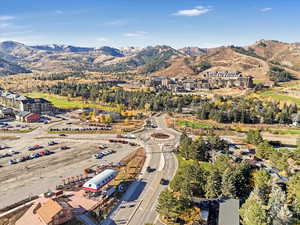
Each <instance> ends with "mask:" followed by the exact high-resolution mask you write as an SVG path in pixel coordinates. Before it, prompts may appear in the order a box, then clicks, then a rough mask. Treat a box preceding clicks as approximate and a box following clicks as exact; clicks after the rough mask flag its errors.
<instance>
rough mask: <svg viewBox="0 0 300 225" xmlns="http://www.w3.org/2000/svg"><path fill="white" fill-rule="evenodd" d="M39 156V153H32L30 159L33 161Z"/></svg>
mask: <svg viewBox="0 0 300 225" xmlns="http://www.w3.org/2000/svg"><path fill="white" fill-rule="evenodd" d="M40 156H41V155H40V154H39V153H33V154H31V158H32V159H34V158H39V157H40Z"/></svg>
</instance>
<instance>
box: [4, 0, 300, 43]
mask: <svg viewBox="0 0 300 225" xmlns="http://www.w3.org/2000/svg"><path fill="white" fill-rule="evenodd" d="M299 11H300V1H299V0H284V1H282V0H280V1H279V0H203V1H198V0H51V1H50V0H49V1H48V0H26V1H25V0H10V1H3V2H2V3H1V8H0V41H4V40H14V41H19V42H22V43H25V44H72V45H79V46H91V47H100V46H103V45H109V46H114V47H122V46H123V47H126V46H138V47H144V46H148V45H157V44H166V45H170V46H173V47H176V48H180V47H184V46H199V47H216V46H221V45H229V44H235V45H247V44H252V43H253V42H255V41H257V40H260V39H272V40H280V41H286V42H296V41H300V25H299V21H300V13H299Z"/></svg>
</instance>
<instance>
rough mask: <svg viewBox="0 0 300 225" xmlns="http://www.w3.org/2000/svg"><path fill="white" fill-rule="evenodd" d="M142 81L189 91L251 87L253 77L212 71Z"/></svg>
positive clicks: (147, 83)
mask: <svg viewBox="0 0 300 225" xmlns="http://www.w3.org/2000/svg"><path fill="white" fill-rule="evenodd" d="M143 83H144V85H145V86H147V87H153V88H156V89H165V90H170V91H173V92H180V91H183V92H184V91H187V92H191V91H201V90H210V89H218V88H240V89H246V88H252V87H253V78H252V77H251V76H243V74H242V73H241V72H239V71H214V72H205V73H201V74H199V75H198V77H197V78H166V77H153V78H148V79H145V80H144V81H143Z"/></svg>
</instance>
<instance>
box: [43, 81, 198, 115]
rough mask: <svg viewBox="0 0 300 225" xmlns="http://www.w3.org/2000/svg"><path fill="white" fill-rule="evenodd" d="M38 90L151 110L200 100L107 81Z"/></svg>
mask: <svg viewBox="0 0 300 225" xmlns="http://www.w3.org/2000/svg"><path fill="white" fill-rule="evenodd" d="M39 91H42V92H47V93H51V94H56V95H62V96H68V97H72V98H75V97H82V98H83V99H84V100H88V101H93V102H105V103H110V104H118V105H124V106H125V107H127V108H128V109H146V110H152V111H179V112H180V111H181V110H182V107H184V106H189V105H190V104H192V103H195V104H196V103H198V102H200V101H201V97H195V96H191V95H182V96H174V95H173V94H172V93H171V92H169V91H158V92H151V91H142V90H141V91H126V90H124V89H123V88H120V87H116V86H113V87H111V85H110V84H109V83H103V82H98V83H66V82H59V83H57V84H55V85H53V86H50V87H42V88H40V89H39Z"/></svg>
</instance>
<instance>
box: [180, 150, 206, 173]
mask: <svg viewBox="0 0 300 225" xmlns="http://www.w3.org/2000/svg"><path fill="white" fill-rule="evenodd" d="M176 157H177V160H178V170H181V169H182V168H183V167H185V166H188V165H193V164H195V163H198V164H199V165H200V167H201V168H202V169H203V170H205V171H207V172H209V171H210V169H211V164H210V163H209V162H200V161H198V162H197V161H194V160H184V159H183V158H182V157H181V156H180V155H178V154H177V155H176Z"/></svg>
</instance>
